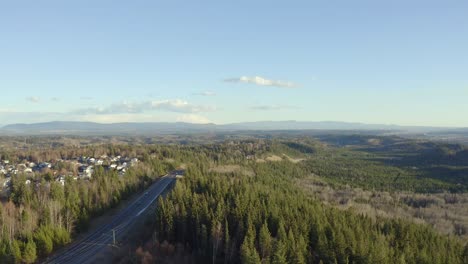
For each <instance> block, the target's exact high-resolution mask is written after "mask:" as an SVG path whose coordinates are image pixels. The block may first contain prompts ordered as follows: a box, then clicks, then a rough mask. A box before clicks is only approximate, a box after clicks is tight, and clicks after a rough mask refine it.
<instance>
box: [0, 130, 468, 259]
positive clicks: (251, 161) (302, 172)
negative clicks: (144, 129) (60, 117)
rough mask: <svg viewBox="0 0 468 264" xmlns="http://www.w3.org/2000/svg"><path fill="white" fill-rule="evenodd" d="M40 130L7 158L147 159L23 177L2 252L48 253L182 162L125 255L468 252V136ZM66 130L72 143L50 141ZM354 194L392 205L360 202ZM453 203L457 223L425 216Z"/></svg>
mask: <svg viewBox="0 0 468 264" xmlns="http://www.w3.org/2000/svg"><path fill="white" fill-rule="evenodd" d="M15 140H16V139H15ZM29 140H30V141H32V142H35V147H31V148H28V147H27V146H28V144H27V142H26V143H24V144H25V145H24V147H22V148H20V149H15V148H5V149H2V150H1V151H0V159H9V160H11V161H15V162H22V161H23V160H30V161H34V162H41V161H46V160H62V159H64V160H65V159H70V158H73V157H77V156H100V155H123V156H131V157H137V158H138V159H139V160H141V163H139V165H138V166H135V167H132V168H130V169H129V170H128V171H127V173H126V174H125V175H124V176H121V175H118V174H117V173H116V172H115V171H109V170H105V169H103V168H96V170H95V172H94V175H93V177H92V178H90V179H78V180H74V179H73V178H67V179H66V182H65V184H63V185H62V184H59V183H57V182H56V181H54V180H52V179H53V177H52V176H53V173H54V169H56V170H57V171H60V170H64V168H63V167H58V168H52V170H51V171H46V172H44V173H42V174H41V173H37V174H35V175H34V176H33V178H31V176H28V175H15V176H12V177H11V189H10V192H9V193H8V196H7V198H5V199H4V200H3V201H2V203H0V226H1V230H0V231H1V232H0V263H34V262H36V261H39V260H41V259H43V258H45V257H47V256H48V255H50V254H51V253H53V252H54V251H56V250H57V249H60V248H61V247H63V246H65V245H66V244H68V243H70V242H71V241H73V239H74V238H75V237H76V236H77V235H78V234H80V233H83V232H86V230H87V228H88V226H89V224H90V223H91V222H92V221H93V219H95V218H96V217H98V216H99V215H102V214H103V213H105V212H106V211H108V210H109V209H111V208H114V207H116V206H117V205H119V204H120V203H122V202H123V201H125V200H126V199H128V198H129V197H131V195H132V194H134V193H137V192H140V191H142V190H144V189H145V187H146V186H148V185H149V184H150V183H152V182H153V181H155V180H157V178H158V177H159V176H160V175H163V174H165V173H166V172H167V171H170V170H173V169H176V168H178V169H180V168H182V169H184V170H185V177H184V178H182V179H178V180H177V183H176V184H175V187H174V189H173V190H172V191H171V192H170V193H169V194H168V196H167V197H166V198H164V199H159V200H158V206H157V209H156V211H155V212H154V214H153V216H152V217H150V219H149V221H150V223H151V224H150V226H149V227H148V229H149V230H145V232H144V234H142V235H141V236H142V237H141V239H138V240H137V241H135V242H134V243H132V244H131V245H128V247H129V250H130V252H133V253H132V254H130V255H128V256H118V258H116V259H115V262H120V263H128V262H132V263H154V262H157V263H160V262H162V263H207V262H209V263H468V246H467V240H466V234H467V232H468V231H467V230H468V221H467V219H468V218H466V216H465V215H464V214H463V212H460V209H459V208H466V204H468V202H467V201H465V200H466V199H465V198H464V197H465V194H466V191H467V174H465V173H464V171H465V169H466V166H467V165H468V160H467V159H466V148H465V147H464V146H460V145H450V144H441V143H432V142H422V141H416V140H407V139H402V138H395V137H383V136H359V135H356V136H349V135H347V136H341V137H339V136H334V137H326V136H323V137H319V136H318V137H311V136H308V135H297V134H295V135H276V136H270V137H263V136H262V137H258V136H257V137H255V136H249V137H242V138H231V139H226V138H223V139H222V140H219V141H215V142H213V143H209V142H207V141H206V138H205V137H204V136H203V138H196V137H195V138H194V140H193V141H191V139H188V140H186V141H184V143H181V142H178V143H164V144H158V143H145V142H152V141H151V140H148V139H146V140H141V139H128V140H127V141H125V140H124V139H120V140H119V141H118V142H119V143H115V142H114V143H110V142H109V139H108V138H106V139H104V140H103V141H99V139H93V140H92V142H91V141H89V139H86V143H85V144H84V145H81V144H79V141H80V139H79V138H72V139H70V141H68V139H66V138H65V139H64V138H57V139H51V138H47V139H45V140H46V141H47V143H46V144H41V142H42V140H43V139H36V138H34V139H29ZM55 141H58V142H60V143H57V145H56V147H53V148H50V145H52V144H54V142H55ZM111 141H112V140H111ZM64 142H68V143H64ZM69 142H73V143H72V145H71V146H70V145H67V144H70V143H69ZM96 142H100V143H96ZM43 146H46V147H43ZM47 146H49V147H47ZM58 164H60V162H59V163H58ZM431 168H432V169H434V170H430V169H431ZM441 168H445V169H444V170H443V171H442V169H441ZM439 171H442V172H443V173H438V172H439ZM27 180H31V181H33V182H34V183H35V184H26V182H27ZM311 186H312V187H313V188H311ZM364 194H366V195H367V196H365V195H364ZM385 197H391V199H390V200H388V199H387V198H385ZM441 197H442V198H441ZM384 198H385V199H386V200H384ZM441 199H442V200H444V199H445V204H444V205H442V204H443V202H441ZM349 201H351V202H352V203H354V204H356V203H357V202H359V203H363V204H365V205H367V206H371V208H373V209H372V210H371V211H374V210H375V211H376V212H377V210H380V211H382V210H383V211H386V212H390V211H392V215H383V214H373V213H369V212H364V211H362V210H356V207H353V206H347V205H349V203H350V202H349ZM383 201H385V202H386V203H385V202H383ZM439 204H441V205H440V206H444V207H445V209H443V210H442V208H441V209H440V211H444V210H452V211H448V212H447V211H445V217H446V219H449V221H452V222H450V223H449V225H450V228H446V230H445V231H441V230H440V228H437V225H439V224H440V223H441V222H443V221H447V220H446V219H442V217H443V216H441V218H434V219H433V221H429V220H428V219H422V218H421V217H423V216H424V215H425V212H426V211H423V210H425V209H430V208H432V207H431V206H436V205H437V206H439ZM383 205H384V206H383ZM449 205H450V206H453V208H452V209H450V208H449V209H447V208H448V207H449ZM409 207H411V208H409ZM434 208H438V207H434ZM410 209H411V210H410ZM461 211H463V210H461ZM427 212H430V211H427ZM406 215H408V216H407V217H406ZM403 216H405V217H403ZM418 219H419V220H418ZM450 219H451V220H450ZM421 220H422V221H421ZM444 223H445V222H444ZM452 225H453V227H452ZM126 252H128V251H126Z"/></svg>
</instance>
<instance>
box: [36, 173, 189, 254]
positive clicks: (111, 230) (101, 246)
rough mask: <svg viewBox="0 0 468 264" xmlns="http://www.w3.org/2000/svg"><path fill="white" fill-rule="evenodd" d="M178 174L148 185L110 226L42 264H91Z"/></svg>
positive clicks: (91, 234) (105, 225)
mask: <svg viewBox="0 0 468 264" xmlns="http://www.w3.org/2000/svg"><path fill="white" fill-rule="evenodd" d="M177 174H182V173H181V172H180V171H174V172H171V173H170V174H168V175H166V176H164V177H162V178H161V179H160V180H158V181H157V182H155V183H154V184H153V185H151V186H150V187H149V188H148V189H147V190H146V191H145V192H144V193H143V194H142V195H140V197H138V198H137V199H136V200H135V201H133V202H132V203H131V204H129V205H128V206H127V207H126V208H124V209H123V210H122V211H120V212H119V213H117V214H116V215H115V216H114V217H113V218H112V220H111V222H110V223H107V224H104V225H102V226H100V227H99V228H97V229H96V230H95V231H94V232H92V233H90V234H89V235H88V236H86V237H85V238H83V239H81V240H80V241H77V242H75V243H73V244H71V245H70V246H69V247H68V248H65V250H61V251H60V253H58V254H56V255H54V256H52V257H50V258H48V259H47V260H45V262H44V263H93V262H95V256H96V255H97V254H98V253H99V252H101V251H103V250H105V249H106V248H109V247H111V246H112V245H113V242H114V238H115V237H116V238H119V237H121V236H122V235H124V234H126V233H127V232H128V231H129V230H130V229H131V227H132V223H134V222H135V220H137V219H138V218H139V217H142V216H143V215H144V214H143V213H144V212H145V211H146V209H148V207H150V206H151V205H152V204H153V202H154V201H155V200H156V199H157V198H158V197H159V196H160V195H161V194H162V193H164V191H165V190H166V189H167V188H168V187H169V186H170V185H171V183H173V182H174V181H175V178H176V177H175V176H176V175H177Z"/></svg>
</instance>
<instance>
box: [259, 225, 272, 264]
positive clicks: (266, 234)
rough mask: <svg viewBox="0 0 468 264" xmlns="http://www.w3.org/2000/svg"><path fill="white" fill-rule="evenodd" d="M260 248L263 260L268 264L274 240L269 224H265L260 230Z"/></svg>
mask: <svg viewBox="0 0 468 264" xmlns="http://www.w3.org/2000/svg"><path fill="white" fill-rule="evenodd" d="M259 247H260V254H261V257H262V260H263V261H264V262H268V260H269V258H270V254H271V250H272V239H271V234H270V230H268V224H267V223H264V224H263V225H262V228H261V229H260V235H259Z"/></svg>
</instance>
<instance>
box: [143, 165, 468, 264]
mask: <svg viewBox="0 0 468 264" xmlns="http://www.w3.org/2000/svg"><path fill="white" fill-rule="evenodd" d="M250 165H251V166H252V169H253V170H254V171H255V176H253V177H250V176H245V175H242V174H238V173H232V174H222V175H221V174H217V173H210V172H209V171H208V169H207V168H206V167H205V166H204V165H203V164H197V165H194V166H193V167H190V169H189V170H188V171H187V176H186V178H185V179H183V180H181V181H179V182H178V183H177V185H176V187H175V189H174V191H173V192H172V193H171V194H170V195H169V196H168V197H167V198H166V199H164V200H163V199H161V200H160V201H159V207H158V209H157V212H156V213H157V216H156V219H157V220H156V224H155V228H156V230H155V234H154V236H155V237H156V239H157V241H158V242H161V243H162V242H163V241H167V242H169V243H170V244H173V245H177V244H179V245H185V247H186V248H189V249H190V250H191V251H192V252H193V255H194V256H195V258H196V262H198V263H207V262H213V263H319V262H321V263H466V261H467V260H468V247H467V246H464V245H463V243H462V242H460V241H458V240H457V239H454V238H450V237H445V236H441V235H439V234H437V233H436V232H435V231H434V230H432V229H431V228H430V227H428V226H425V225H417V224H411V223H408V222H405V221H401V220H388V219H381V218H378V219H375V220H373V219H371V218H368V217H366V216H362V215H358V214H354V213H352V212H346V211H345V212H343V211H340V210H337V209H334V208H332V207H328V206H324V205H321V204H320V203H319V202H318V201H316V200H314V199H311V198H310V197H309V196H307V195H306V194H304V192H302V191H301V190H300V189H299V188H298V187H297V186H295V185H293V184H292V181H291V179H294V178H298V177H301V175H304V171H302V170H301V169H298V167H297V166H295V165H294V164H292V163H291V162H288V161H285V162H278V163H264V164H250ZM155 254H156V255H157V254H158V252H156V253H155ZM142 256H144V255H142ZM146 258H148V256H146Z"/></svg>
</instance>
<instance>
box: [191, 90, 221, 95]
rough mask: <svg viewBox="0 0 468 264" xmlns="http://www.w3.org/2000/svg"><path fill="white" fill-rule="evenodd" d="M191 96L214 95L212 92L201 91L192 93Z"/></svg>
mask: <svg viewBox="0 0 468 264" xmlns="http://www.w3.org/2000/svg"><path fill="white" fill-rule="evenodd" d="M193 95H201V96H215V95H216V93H215V92H213V91H203V92H199V93H194V94H193Z"/></svg>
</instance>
